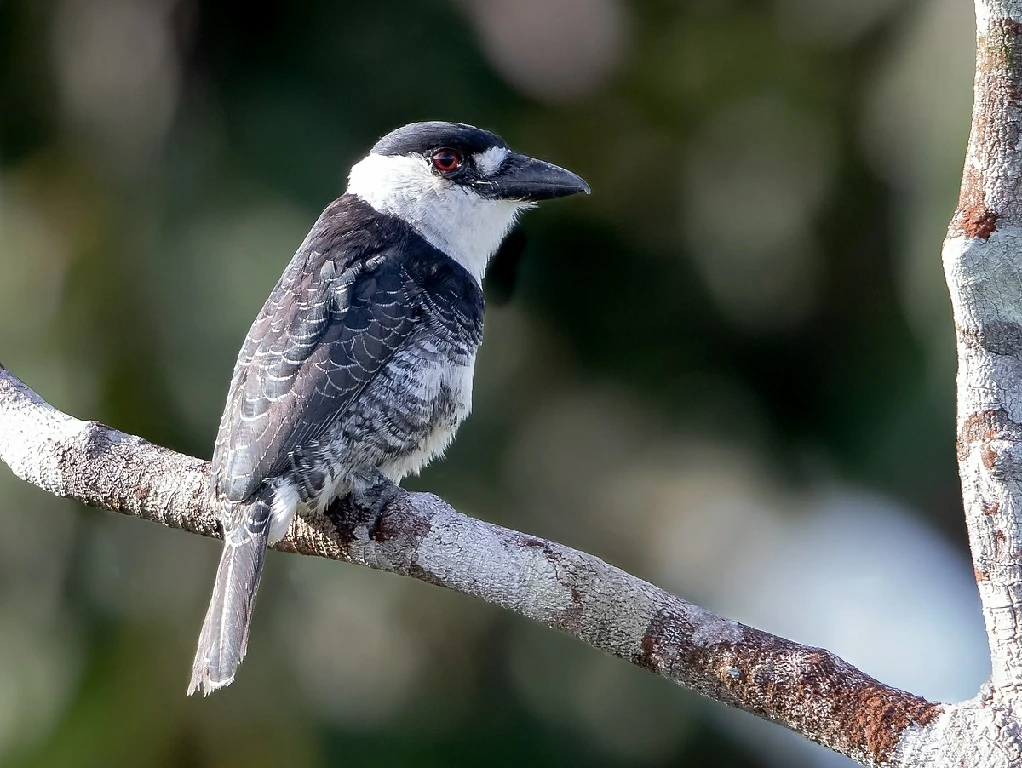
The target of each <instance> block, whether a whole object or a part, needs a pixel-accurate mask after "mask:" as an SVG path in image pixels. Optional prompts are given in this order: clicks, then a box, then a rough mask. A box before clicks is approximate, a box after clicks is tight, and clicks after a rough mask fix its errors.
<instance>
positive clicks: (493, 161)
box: [472, 147, 509, 176]
mask: <svg viewBox="0 0 1022 768" xmlns="http://www.w3.org/2000/svg"><path fill="white" fill-rule="evenodd" d="M508 154H509V153H508V151H507V150H506V149H504V147H490V148H489V149H488V150H486V151H485V152H478V153H476V154H475V155H473V156H472V159H473V160H475V164H476V168H478V169H479V173H481V174H482V175H483V176H492V175H493V174H495V173H496V172H497V171H498V170H500V166H502V165H503V164H504V161H505V160H506V159H507V156H508Z"/></svg>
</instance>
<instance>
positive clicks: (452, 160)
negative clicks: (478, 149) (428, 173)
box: [433, 149, 461, 173]
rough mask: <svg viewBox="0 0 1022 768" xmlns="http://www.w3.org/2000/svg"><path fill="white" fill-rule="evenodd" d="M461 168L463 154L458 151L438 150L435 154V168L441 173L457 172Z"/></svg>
mask: <svg viewBox="0 0 1022 768" xmlns="http://www.w3.org/2000/svg"><path fill="white" fill-rule="evenodd" d="M460 166H461V153H460V152H458V151H457V150H456V149H438V150H437V151H436V152H434V153H433V167H434V168H436V169H437V170H438V171H440V172H441V173H450V172H451V171H456V170H458V168H459V167H460Z"/></svg>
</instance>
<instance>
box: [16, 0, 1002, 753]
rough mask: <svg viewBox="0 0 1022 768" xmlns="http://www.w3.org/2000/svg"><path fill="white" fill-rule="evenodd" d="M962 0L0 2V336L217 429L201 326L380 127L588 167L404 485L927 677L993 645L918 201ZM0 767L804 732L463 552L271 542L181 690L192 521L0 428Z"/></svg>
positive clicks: (75, 393)
mask: <svg viewBox="0 0 1022 768" xmlns="http://www.w3.org/2000/svg"><path fill="white" fill-rule="evenodd" d="M973 29H974V27H973V19H972V5H971V3H968V2H962V1H961V0H929V1H925V0H919V1H918V2H913V1H911V0H856V2H848V0H769V1H768V0H760V1H758V2H754V1H753V0H709V1H707V0H676V1H675V2H666V1H664V0H652V1H650V2H634V3H629V2H625V0H458V1H451V2H439V1H437V2H413V1H412V0H392V1H391V2H375V3H374V2H364V1H359V2H337V1H336V0H306V1H305V2H295V3H277V4H267V5H263V6H257V5H255V4H250V3H245V2H241V1H240V0H0V360H2V362H3V363H4V364H5V365H7V366H8V367H10V368H11V369H12V370H13V371H15V372H16V373H17V374H18V375H19V376H21V377H22V378H24V380H25V381H27V382H28V383H29V384H30V385H31V386H33V387H34V388H35V389H37V390H38V391H39V392H40V393H41V394H42V395H43V396H44V397H46V398H47V399H48V400H50V402H52V403H54V404H55V405H56V406H58V407H60V408H62V409H64V410H67V411H69V412H70V413H73V414H75V415H77V416H79V417H82V418H95V419H99V420H102V421H104V422H106V423H108V424H111V425H113V426H116V427H118V428H120V429H123V430H126V431H129V432H133V433H137V434H139V435H142V436H144V437H146V438H148V439H150V440H153V441H155V442H158V443H161V444H164V445H168V446H170V447H173V448H175V449H177V450H180V451H184V452H187V453H190V454H194V455H198V456H203V457H208V456H209V454H210V450H211V446H212V442H213V437H214V434H215V432H216V428H217V424H218V419H219V414H220V410H221V407H222V403H223V400H224V397H225V393H226V388H227V384H228V382H229V378H230V371H231V368H232V365H233V362H234V357H235V354H236V352H237V349H238V347H239V346H240V344H241V340H242V339H243V337H244V334H245V332H246V330H247V328H248V325H249V323H250V322H251V320H252V318H253V317H254V315H255V313H256V311H257V310H258V308H259V306H260V305H261V304H262V302H263V300H264V298H265V296H266V295H267V293H268V292H269V289H270V287H271V286H272V285H273V283H274V282H275V280H276V278H277V276H278V275H279V274H280V272H281V271H282V269H283V268H284V265H285V264H286V263H287V261H288V259H289V258H290V255H291V253H292V252H293V251H294V249H295V248H296V247H297V245H298V244H299V243H300V242H301V240H302V238H303V236H304V234H305V232H306V231H307V229H308V228H309V227H310V225H311V224H312V222H313V221H314V220H315V218H316V216H317V215H318V213H319V211H320V210H321V209H322V208H323V207H324V206H325V205H326V204H327V203H328V202H329V201H330V200H331V199H332V198H334V197H336V196H337V195H339V194H340V193H341V192H342V191H343V189H344V186H345V174H346V172H347V169H348V168H349V167H350V165H351V163H352V162H354V161H355V160H357V159H358V158H360V157H361V156H362V155H363V154H364V153H365V152H366V151H367V149H368V148H369V147H370V146H371V145H372V144H373V142H374V141H375V140H376V138H377V137H378V136H380V135H381V134H383V133H385V132H387V131H389V130H390V129H392V128H394V127H396V126H398V125H401V124H404V123H407V122H410V121H413V120H428V119H443V120H458V121H464V122H470V123H473V124H476V125H480V126H483V127H486V128H489V129H492V130H494V131H496V132H498V133H500V134H502V135H503V136H504V137H505V138H506V139H508V141H509V142H510V143H511V144H512V146H514V147H516V148H517V149H519V150H521V151H523V152H527V153H530V154H534V155H538V156H541V157H546V158H548V159H550V160H552V161H554V162H557V163H559V164H562V165H565V166H567V167H569V168H571V169H572V170H575V171H577V172H578V173H580V174H582V175H583V176H584V177H585V178H586V179H587V180H588V181H589V182H590V183H591V185H592V188H593V194H592V196H591V197H589V198H585V199H571V200H567V201H561V202H557V203H552V204H548V205H545V206H543V207H542V208H541V209H540V210H538V211H536V212H533V213H530V214H528V215H527V216H526V218H525V220H524V222H523V223H522V225H521V227H520V231H521V232H522V233H523V234H524V236H525V238H526V245H525V250H524V252H523V255H522V258H521V261H520V262H519V263H518V264H517V265H516V264H515V263H514V262H513V260H502V261H501V262H500V263H499V264H498V265H497V267H496V268H495V272H496V273H497V274H494V275H493V277H494V278H496V279H494V280H491V281H490V282H489V285H488V286H487V291H488V296H489V307H488V314H487V324H486V341H485V343H484V345H483V349H482V352H481V355H480V358H479V365H478V369H477V376H476V400H475V412H474V414H473V416H472V418H471V419H470V420H469V422H468V423H467V424H466V425H465V426H464V427H463V428H462V430H461V433H460V436H459V438H458V440H457V442H456V443H455V445H454V447H453V449H452V450H451V451H450V454H449V456H448V458H447V460H446V461H444V462H442V463H438V464H436V465H435V466H433V467H431V468H430V469H428V470H427V471H426V472H425V473H424V474H423V476H422V477H421V478H419V479H416V480H414V481H413V482H412V483H411V485H413V486H414V487H418V488H426V489H430V490H433V491H436V492H438V493H441V494H442V495H444V496H445V497H446V498H447V499H449V500H450V501H451V502H452V503H453V504H454V505H455V506H456V507H457V508H459V509H460V510H462V511H464V512H467V513H470V514H475V515H478V516H480V517H482V518H485V519H487V520H493V521H498V522H500V523H502V524H504V525H508V526H511V527H514V528H518V529H520V530H524V531H528V532H529V533H532V534H536V535H541V536H545V537H549V538H553V539H556V540H558V541H561V542H563V543H565V544H568V545H571V546H574V547H578V548H582V549H585V550H588V551H590V552H593V553H595V554H597V555H599V556H601V557H603V558H605V559H607V560H610V561H611V562H613V563H615V564H617V565H619V566H621V567H623V568H626V569H628V570H630V571H631V572H633V573H636V574H638V575H640V576H642V577H644V578H647V579H650V580H652V581H654V582H656V583H658V584H660V585H662V586H664V587H666V588H668V589H670V590H672V591H674V592H676V593H678V594H680V595H683V596H685V597H687V598H690V599H693V600H696V601H698V602H700V603H702V604H705V605H707V606H708V607H710V608H713V609H715V610H718V611H723V612H725V613H727V614H728V615H730V616H733V617H735V618H738V619H741V620H743V621H746V622H750V623H753V624H755V625H757V626H759V627H762V628H765V629H768V630H771V631H774V632H779V633H782V634H785V635H787V636H790V637H792V638H794V639H797V640H799V641H802V642H807V643H812V644H816V645H823V646H826V647H828V648H830V649H832V650H834V651H835V652H837V653H839V654H841V655H843V656H844V657H845V658H847V659H848V660H850V661H851V662H853V663H855V664H857V665H859V666H861V667H862V668H864V669H865V670H866V671H867V672H869V673H871V674H873V675H875V676H878V677H880V678H881V679H883V680H884V681H886V682H888V683H891V684H895V685H899V686H903V687H906V688H909V689H910V690H912V691H913V692H915V693H918V694H922V695H925V696H928V697H933V698H941V699H955V698H959V699H960V698H965V697H968V696H971V695H973V694H974V693H975V691H976V690H977V687H978V685H979V684H980V683H981V681H982V680H984V679H985V676H986V674H987V666H988V663H987V661H986V649H985V641H984V636H983V632H982V622H981V618H980V614H979V609H978V601H977V599H976V597H975V587H974V585H973V583H972V575H971V568H970V567H969V561H968V557H967V550H966V546H965V534H964V526H963V524H962V521H961V511H960V498H959V487H958V478H957V474H956V467H955V458H954V456H955V451H954V344H953V328H952V324H951V319H950V307H949V303H948V300H947V297H946V292H945V288H944V284H943V273H942V268H941V263H940V244H941V240H942V238H943V235H944V231H945V228H946V223H947V221H948V219H949V217H950V215H951V213H952V211H953V209H954V205H955V201H956V197H957V188H958V183H959V178H960V171H961V165H962V159H963V156H964V148H965V142H966V138H967V134H968V125H969V111H970V103H971V77H972V59H973ZM0 530H2V535H0V764H3V765H11V766H24V767H26V768H27V767H29V766H178V765H182V766H188V765H195V766H271V765H273V766H275V765H293V766H335V765H336V766H374V767H384V768H385V767H388V766H469V765H470V766H512V765H514V766H520V765H529V766H555V765H556V766H563V765H572V766H576V765H578V766H598V767H606V768H611V767H613V766H641V767H646V766H648V767H650V768H653V767H657V768H661V767H664V766H724V767H730V766H734V767H736V768H737V767H741V768H754V767H757V768H758V767H760V766H763V767H767V766H783V767H785V768H787V767H788V766H793V767H795V768H797V767H798V766H830V765H834V766H839V765H844V764H846V762H845V761H843V760H842V759H840V758H837V757H835V756H831V755H829V754H828V753H826V752H824V751H823V750H819V749H816V748H813V747H811V746H810V745H807V744H805V743H804V742H802V741H801V740H800V739H799V738H797V737H794V736H792V735H790V734H787V733H786V732H784V731H782V730H781V729H779V728H777V727H774V726H767V725H764V724H762V723H759V722H758V721H754V720H753V719H752V718H748V717H745V716H742V715H740V714H737V713H733V712H731V711H730V710H727V709H725V708H724V707H721V706H719V705H716V704H712V703H709V702H705V701H703V700H701V699H698V698H697V697H695V696H694V695H692V694H690V693H689V692H687V691H684V690H681V689H680V688H676V687H674V686H672V685H670V684H668V683H667V682H665V681H663V680H660V679H657V678H655V677H653V676H652V675H649V674H647V673H645V672H643V671H641V670H639V669H636V668H632V667H630V666H629V665H627V664H624V663H622V662H620V661H617V660H614V659H611V658H609V657H605V656H602V655H601V654H599V653H596V652H595V651H592V650H591V649H589V648H587V647H585V646H583V645H582V644H580V643H578V642H576V641H574V640H571V639H570V638H567V637H564V636H560V635H557V634H555V633H553V632H551V631H549V630H546V629H544V628H542V627H539V626H536V625H533V624H530V623H529V622H527V621H525V620H523V619H520V618H518V617H516V616H511V615H506V614H504V613H502V612H500V611H498V610H496V609H494V608H491V607H489V606H486V605H483V604H481V603H478V602H476V601H473V600H470V599H468V598H466V597H462V596H460V595H455V594H450V593H446V592H444V591H442V590H439V589H436V588H433V587H430V586H426V585H424V584H420V583H416V582H413V581H411V580H409V579H400V578H397V577H393V576H389V575H385V574H379V573H370V572H367V571H364V570H361V569H358V568H353V567H348V566H342V565H338V564H334V563H326V562H319V561H313V560H306V559H302V558H297V557H290V556H284V555H275V554H271V555H270V557H269V560H268V565H267V569H266V576H265V578H264V580H263V588H262V594H261V599H260V605H259V609H258V611H257V612H256V618H255V623H254V631H253V638H252V642H251V645H250V654H249V658H248V660H247V662H246V663H245V665H244V666H243V668H242V674H241V675H240V676H239V678H238V681H237V683H235V684H234V685H233V686H232V687H230V688H229V689H227V690H225V691H223V692H222V693H219V694H217V695H216V696H214V697H212V698H210V699H208V700H196V699H186V698H185V697H184V691H185V685H186V682H187V679H188V672H189V666H190V663H191V658H192V652H193V649H194V642H195V638H196V636H197V633H198V629H199V625H200V622H201V619H202V615H203V611H204V610H205V605H206V600H207V598H208V594H209V590H210V588H211V584H212V578H213V573H214V568H215V562H216V559H217V557H218V553H219V547H218V545H217V543H216V542H213V541H207V540H203V539H200V538H198V537H194V536H188V535H185V534H181V533H179V532H171V531H167V530H162V529H160V528H157V527H156V526H152V525H149V524H146V523H142V522H139V521H136V520H130V519H124V518H121V517H118V516H117V515H114V514H111V513H107V512H100V511H96V510H90V509H86V508H84V507H82V506H80V505H77V504H74V503H70V502H63V501H59V500H56V499H53V498H51V497H50V496H48V495H46V494H44V493H42V492H41V491H38V490H36V489H34V488H31V487H28V486H27V485H25V484H23V483H21V482H19V481H17V480H16V479H15V478H14V477H13V476H12V475H11V474H10V472H9V471H7V470H6V468H3V469H0Z"/></svg>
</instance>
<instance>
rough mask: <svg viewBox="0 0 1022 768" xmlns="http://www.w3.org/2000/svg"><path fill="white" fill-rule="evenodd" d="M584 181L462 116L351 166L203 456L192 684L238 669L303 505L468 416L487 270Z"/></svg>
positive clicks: (374, 472) (323, 502)
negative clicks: (202, 605) (205, 526)
mask: <svg viewBox="0 0 1022 768" xmlns="http://www.w3.org/2000/svg"><path fill="white" fill-rule="evenodd" d="M577 192H586V193H588V192H589V188H588V186H587V185H586V183H585V182H584V181H583V180H582V179H581V178H579V177H578V176H576V175H575V174H573V173H571V172H570V171H566V170H564V169H562V168H558V167H557V166H554V165H551V164H549V163H545V162H543V161H540V160H535V159H532V158H529V157H525V156H523V155H519V154H516V153H514V152H512V151H511V150H510V149H509V147H508V146H507V144H506V143H505V142H504V141H503V140H502V139H500V138H499V137H498V136H496V135H494V134H492V133H489V132H487V131H483V130H480V129H478V128H474V127H472V126H468V125H463V124H460V123H439V122H436V123H413V124H411V125H407V126H405V127H403V128H399V129H398V130H396V131H393V132H392V133H390V134H388V135H387V136H384V137H383V138H382V139H381V140H380V141H379V142H378V143H377V144H376V146H374V147H373V149H372V151H371V152H370V154H369V155H368V156H367V157H366V158H365V159H363V160H362V161H360V162H359V163H357V164H356V165H355V166H354V167H353V168H352V170H351V174H350V176H349V183H348V189H347V192H346V194H344V195H343V196H342V197H340V198H338V199H337V200H335V201H334V202H333V203H331V204H330V205H329V206H328V207H327V208H326V210H325V211H324V212H323V214H322V215H321V216H320V217H319V220H318V221H317V222H316V224H315V226H314V227H313V228H312V231H311V232H309V234H308V236H307V237H306V238H305V241H304V242H303V243H302V245H301V247H300V248H299V249H298V251H297V252H296V253H295V255H294V258H293V259H292V260H291V263H290V264H289V265H288V267H287V269H286V270H285V271H284V274H283V275H282V276H281V278H280V280H279V281H278V282H277V285H276V286H275V287H274V288H273V291H272V292H271V293H270V296H269V298H268V299H267V300H266V303H265V305H264V306H263V308H262V310H261V311H260V313H259V315H258V316H257V317H256V319H255V322H254V323H253V324H252V328H251V329H250V331H249V333H248V336H247V337H246V339H245V343H244V346H243V347H242V350H241V352H240V354H239V356H238V362H237V365H236V366H235V368H234V377H233V381H232V383H231V388H230V392H229V394H228V398H227V405H226V407H225V409H224V414H223V417H222V419H221V421H220V430H219V432H218V433H217V439H216V445H215V447H214V452H213V471H212V492H213V495H214V498H215V500H216V502H217V504H218V505H219V507H220V509H221V522H222V525H223V531H224V540H225V543H224V551H223V555H222V557H221V560H220V566H219V569H218V571H217V576H216V583H215V586H214V589H213V597H212V600H211V601H210V606H209V609H208V611H207V613H206V618H205V622H204V623H203V627H202V632H201V634H200V636H199V643H198V650H197V652H196V656H195V662H194V664H193V667H192V679H191V683H190V685H189V688H188V693H189V694H191V693H194V692H195V691H198V690H201V691H202V692H203V693H206V694H208V693H211V692H212V691H214V690H216V689H217V688H220V687H222V686H225V685H228V684H229V683H231V682H232V681H233V680H234V675H235V673H236V671H237V668H238V665H239V664H240V663H241V660H242V659H243V658H244V656H245V649H246V645H247V643H248V631H249V623H250V621H251V616H252V607H253V604H254V601H255V595H256V591H257V589H258V586H259V577H260V573H261V570H262V564H263V558H264V555H265V550H266V546H267V544H268V543H272V542H274V541H276V540H279V539H280V538H281V537H282V536H283V535H284V533H285V532H286V530H287V527H288V525H289V524H290V522H291V519H292V517H293V516H294V514H295V512H296V511H299V512H301V513H312V514H316V513H320V512H322V510H324V509H325V508H326V507H327V506H328V505H329V504H330V503H331V502H332V501H333V500H334V499H336V498H338V497H340V496H342V495H345V494H348V493H352V492H355V493H358V492H360V491H361V490H364V489H366V488H368V487H370V486H372V485H374V484H376V483H377V482H379V480H380V479H381V478H383V479H388V480H391V481H394V482H397V481H399V480H400V479H401V478H403V477H405V476H406V475H408V474H410V473H414V472H418V471H419V470H420V469H421V468H422V467H423V466H424V465H425V464H426V463H427V462H428V461H429V460H430V459H432V458H434V457H436V456H438V455H440V454H441V453H443V451H444V450H445V449H446V447H447V446H448V445H449V444H450V442H451V440H452V439H453V437H454V433H455V430H456V429H457V427H458V425H459V424H460V423H461V422H462V421H463V420H464V419H465V417H466V416H467V415H468V413H469V410H470V409H471V402H472V374H473V367H474V364H475V355H476V349H477V348H478V346H479V344H480V342H481V341H482V327H483V294H482V287H481V282H482V278H483V273H484V271H485V269H486V263H487V261H488V259H489V258H490V256H492V255H493V253H494V252H495V251H496V250H497V248H498V247H499V245H500V243H501V241H502V240H503V238H504V237H505V236H506V235H507V233H508V232H509V230H510V229H511V227H512V226H513V225H514V222H515V220H516V219H517V217H518V215H519V214H520V213H521V211H522V210H524V209H525V208H528V207H529V206H531V205H532V204H533V203H534V202H535V201H537V200H543V199H548V198H553V197H561V196H564V195H570V194H574V193H577Z"/></svg>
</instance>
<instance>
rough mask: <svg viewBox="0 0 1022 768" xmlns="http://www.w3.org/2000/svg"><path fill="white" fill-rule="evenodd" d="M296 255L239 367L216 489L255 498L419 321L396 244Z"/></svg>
mask: <svg viewBox="0 0 1022 768" xmlns="http://www.w3.org/2000/svg"><path fill="white" fill-rule="evenodd" d="M300 256H301V252H299V256H296V259H295V261H293V262H292V264H291V266H289V268H288V271H287V272H285V274H284V276H283V277H282V278H281V280H280V282H278V284H277V286H276V287H275V288H274V290H273V292H272V293H271V294H270V297H269V298H268V299H267V301H266V304H265V306H264V307H263V310H262V312H260V314H259V316H258V317H257V318H256V321H255V322H254V323H253V325H252V329H251V330H250V331H249V335H248V337H247V338H246V340H245V345H244V347H243V348H242V351H241V354H240V355H239V359H238V364H237V366H236V367H235V372H234V380H233V383H232V385H231V391H230V394H229V395H228V402H227V407H226V409H225V411H224V416H223V419H222V421H221V424H220V431H219V433H218V435H217V442H216V447H215V449H214V456H213V479H214V485H215V491H216V493H217V495H218V496H219V497H221V498H224V499H226V500H228V501H244V500H246V499H248V498H249V497H250V496H251V495H252V494H253V493H254V492H255V491H256V490H257V489H258V488H259V486H260V485H261V484H262V482H263V481H264V480H266V479H267V478H270V477H276V476H278V475H279V474H282V473H283V472H285V471H286V470H287V468H288V467H289V466H290V462H291V461H292V460H293V459H292V452H293V451H295V450H296V449H301V448H302V447H303V446H305V447H308V446H310V445H313V444H314V443H315V441H316V440H318V439H319V438H320V437H322V436H323V435H324V433H325V432H326V430H327V429H329V427H330V426H331V425H332V424H333V423H334V422H335V421H336V419H337V417H338V416H339V415H340V414H341V413H343V412H344V411H345V410H346V409H347V408H348V407H349V406H350V404H351V403H352V402H353V401H354V400H356V399H357V397H358V395H359V393H360V392H361V391H362V390H363V389H364V388H365V387H366V385H367V384H368V383H369V382H370V381H371V380H372V379H373V377H374V376H375V375H376V374H377V373H379V371H381V370H382V369H383V367H384V366H385V365H386V364H387V362H388V361H389V360H390V359H391V358H392V357H393V356H394V354H395V352H397V351H398V349H400V348H401V346H402V345H403V344H405V343H406V342H407V341H408V339H409V337H410V336H411V334H412V333H413V332H414V331H415V329H416V328H417V327H418V326H419V324H420V321H421V310H422V308H421V304H420V303H419V300H418V295H417V288H416V286H415V284H414V282H412V281H410V280H409V279H408V277H407V275H406V273H405V271H404V268H403V266H402V264H401V260H400V259H399V258H398V257H397V253H396V250H395V249H393V248H391V249H388V250H384V251H382V252H379V253H376V254H372V255H364V254H363V255H362V256H361V257H360V258H359V259H358V260H357V261H353V262H349V263H347V264H344V263H338V262H336V261H333V260H331V259H329V258H323V257H322V256H321V255H320V254H319V252H317V251H311V252H309V253H308V255H306V256H305V257H304V260H303V259H302V258H299V257H300Z"/></svg>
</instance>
